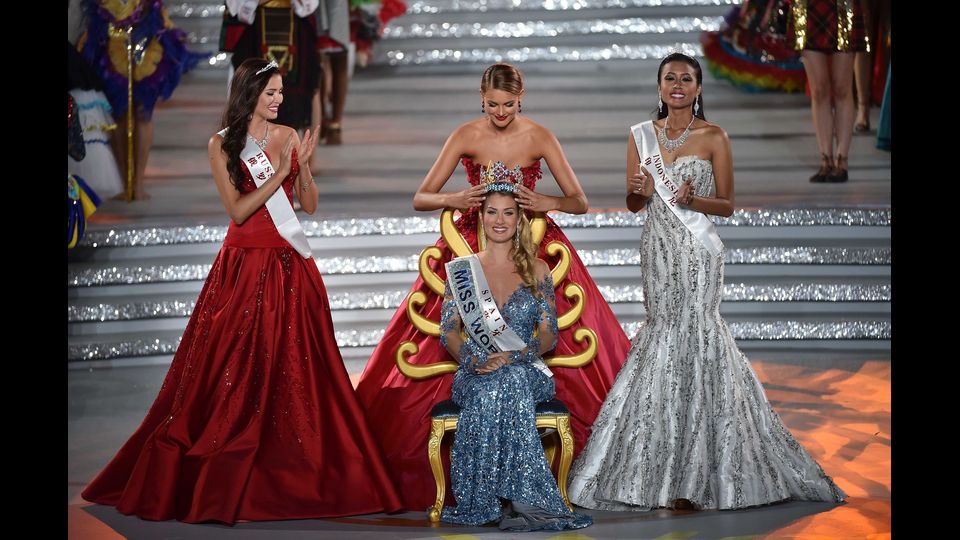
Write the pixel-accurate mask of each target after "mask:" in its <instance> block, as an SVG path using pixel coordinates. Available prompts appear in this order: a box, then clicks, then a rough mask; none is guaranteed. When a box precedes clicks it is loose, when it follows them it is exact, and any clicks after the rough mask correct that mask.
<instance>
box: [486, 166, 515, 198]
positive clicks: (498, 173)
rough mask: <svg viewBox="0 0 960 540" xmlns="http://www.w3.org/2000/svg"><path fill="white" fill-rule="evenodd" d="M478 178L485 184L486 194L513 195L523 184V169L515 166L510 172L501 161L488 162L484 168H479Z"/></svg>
mask: <svg viewBox="0 0 960 540" xmlns="http://www.w3.org/2000/svg"><path fill="white" fill-rule="evenodd" d="M480 177H481V178H482V179H483V181H484V183H486V185H487V192H488V193H489V192H491V191H493V192H499V193H513V192H515V191H516V190H517V186H518V185H520V184H521V183H522V182H523V168H522V167H520V166H519V165H517V166H516V167H514V168H513V170H510V169H508V168H507V166H506V165H504V163H503V162H502V161H497V162H494V161H493V160H490V162H489V163H488V164H487V166H486V167H484V166H483V165H481V166H480Z"/></svg>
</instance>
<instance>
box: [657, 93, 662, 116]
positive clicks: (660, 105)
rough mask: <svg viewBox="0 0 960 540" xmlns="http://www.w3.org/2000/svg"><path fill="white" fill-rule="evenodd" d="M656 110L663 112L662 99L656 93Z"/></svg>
mask: <svg viewBox="0 0 960 540" xmlns="http://www.w3.org/2000/svg"><path fill="white" fill-rule="evenodd" d="M657 112H661V113H662V112H663V100H662V99H660V94H657Z"/></svg>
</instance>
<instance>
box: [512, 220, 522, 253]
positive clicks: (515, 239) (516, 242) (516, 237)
mask: <svg viewBox="0 0 960 540" xmlns="http://www.w3.org/2000/svg"><path fill="white" fill-rule="evenodd" d="M513 249H520V224H519V223H518V224H517V234H515V235H513Z"/></svg>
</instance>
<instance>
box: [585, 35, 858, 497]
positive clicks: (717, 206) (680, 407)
mask: <svg viewBox="0 0 960 540" xmlns="http://www.w3.org/2000/svg"><path fill="white" fill-rule="evenodd" d="M657 80H658V92H659V100H660V103H659V106H658V115H657V116H658V120H656V121H653V122H650V121H647V122H643V123H641V124H637V125H636V126H633V129H632V130H631V135H630V136H629V139H628V144H627V190H628V194H627V206H628V207H629V208H630V210H631V211H634V212H636V211H639V210H640V209H642V208H646V210H647V219H646V224H645V225H644V227H643V233H642V234H641V236H640V260H641V263H640V265H641V277H642V279H643V295H644V305H645V308H646V313H647V319H646V321H645V322H644V324H643V325H641V327H640V329H639V330H638V331H637V334H636V336H634V338H633V342H632V346H631V349H630V353H629V354H628V356H627V359H626V361H625V363H624V365H623V368H622V369H621V370H620V373H619V374H618V376H617V379H616V381H615V382H614V385H613V387H612V388H611V389H610V393H609V394H608V395H607V398H606V400H605V401H604V403H603V406H602V408H601V410H600V413H599V415H598V416H597V420H596V421H595V422H594V425H593V430H592V433H591V435H590V438H589V440H588V442H587V444H586V447H585V448H584V450H583V452H582V453H581V454H580V456H579V457H578V458H577V460H576V461H575V462H574V465H573V468H572V470H571V473H570V476H571V481H570V488H569V492H568V493H569V496H570V501H571V502H573V503H574V504H577V505H579V506H583V507H586V508H593V509H604V510H638V511H643V510H649V509H651V508H661V507H666V508H691V507H692V508H698V509H735V508H745V507H749V506H756V505H762V504H768V503H773V502H777V501H783V500H788V499H794V500H808V501H834V502H840V501H843V500H844V498H845V497H846V495H845V494H844V493H843V491H842V490H840V488H838V487H837V486H836V484H834V482H833V481H832V480H831V479H830V477H828V476H827V475H826V474H824V472H823V469H821V468H820V466H819V465H818V464H817V463H816V462H815V461H814V460H813V459H812V458H811V457H810V455H809V454H807V452H806V451H805V450H804V449H803V447H801V446H800V444H799V443H798V442H797V441H796V439H795V438H794V437H793V435H791V433H790V431H789V430H787V428H786V427H785V426H784V425H783V422H782V421H781V419H780V417H779V415H778V414H777V413H776V411H774V410H773V407H771V405H770V403H769V401H767V398H766V396H765V395H764V391H763V387H762V386H761V385H760V382H759V380H758V379H757V376H756V374H755V373H754V371H753V368H752V367H751V366H750V362H749V361H748V360H747V358H746V356H744V354H743V353H742V352H740V350H739V349H738V348H737V345H736V343H735V342H734V339H733V336H732V335H731V334H730V330H729V329H728V328H727V325H726V323H725V322H724V320H723V318H722V317H721V316H720V299H721V297H722V295H723V256H724V249H723V244H722V243H721V242H720V239H719V237H718V236H717V235H716V231H715V229H714V228H713V224H712V222H710V221H709V219H708V218H706V216H705V214H712V215H720V216H729V215H731V214H732V213H733V209H734V200H733V163H732V157H731V152H730V142H729V140H728V138H727V135H726V133H725V132H724V131H723V130H722V129H721V128H720V127H719V126H717V125H715V124H711V123H709V122H707V121H706V120H705V119H704V116H703V98H702V97H701V95H700V94H701V89H702V88H701V84H702V75H701V70H700V65H699V63H697V61H696V60H694V59H693V58H690V57H688V56H686V55H683V54H679V53H675V54H671V55H670V56H668V57H666V58H665V59H664V60H663V62H662V63H661V64H660V69H659V72H658V75H657ZM641 160H642V163H641ZM668 161H669V162H668Z"/></svg>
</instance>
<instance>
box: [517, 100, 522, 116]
mask: <svg viewBox="0 0 960 540" xmlns="http://www.w3.org/2000/svg"><path fill="white" fill-rule="evenodd" d="M517 112H521V113H522V112H523V103H520V102H519V101H518V102H517Z"/></svg>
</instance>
